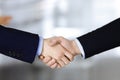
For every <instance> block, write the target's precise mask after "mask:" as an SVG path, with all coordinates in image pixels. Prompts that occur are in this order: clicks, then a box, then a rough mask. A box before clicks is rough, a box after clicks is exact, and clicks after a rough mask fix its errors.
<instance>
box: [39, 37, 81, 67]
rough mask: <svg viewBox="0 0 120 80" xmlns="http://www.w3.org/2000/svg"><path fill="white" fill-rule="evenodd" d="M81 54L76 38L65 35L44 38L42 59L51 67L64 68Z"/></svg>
mask: <svg viewBox="0 0 120 80" xmlns="http://www.w3.org/2000/svg"><path fill="white" fill-rule="evenodd" d="M79 54H81V52H80V50H79V47H78V46H77V44H76V42H75V40H68V39H65V38H63V37H52V38H48V39H44V42H43V50H42V53H41V55H40V56H39V58H40V60H41V61H42V62H43V63H45V64H46V65H47V66H49V67H50V68H53V69H54V68H62V67H64V66H65V65H67V64H69V63H70V62H71V61H72V60H73V59H74V57H75V56H76V55H79Z"/></svg>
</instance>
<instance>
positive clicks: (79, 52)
mask: <svg viewBox="0 0 120 80" xmlns="http://www.w3.org/2000/svg"><path fill="white" fill-rule="evenodd" d="M72 44H73V47H74V50H75V53H76V55H79V54H81V51H80V49H79V47H78V45H77V43H76V42H75V40H73V41H72Z"/></svg>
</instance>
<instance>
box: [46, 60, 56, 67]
mask: <svg viewBox="0 0 120 80" xmlns="http://www.w3.org/2000/svg"><path fill="white" fill-rule="evenodd" d="M55 63H56V60H55V59H52V60H51V61H49V62H48V63H47V65H48V66H51V65H53V64H55Z"/></svg>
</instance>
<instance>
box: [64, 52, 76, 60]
mask: <svg viewBox="0 0 120 80" xmlns="http://www.w3.org/2000/svg"><path fill="white" fill-rule="evenodd" d="M65 57H66V58H68V60H69V61H72V60H73V59H74V56H73V55H72V54H70V53H69V52H65Z"/></svg>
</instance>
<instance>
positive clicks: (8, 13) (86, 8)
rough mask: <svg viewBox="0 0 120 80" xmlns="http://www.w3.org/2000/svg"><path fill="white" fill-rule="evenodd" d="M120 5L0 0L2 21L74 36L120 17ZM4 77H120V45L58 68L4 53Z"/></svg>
mask: <svg viewBox="0 0 120 80" xmlns="http://www.w3.org/2000/svg"><path fill="white" fill-rule="evenodd" d="M119 8H120V0H0V24H2V25H5V26H6V27H11V28H16V29H19V30H23V31H28V32H32V33H37V34H39V35H41V36H43V37H44V38H48V37H51V36H64V37H66V38H69V39H71V38H72V39H74V38H75V37H78V36H81V35H83V34H86V33H88V32H90V31H92V30H95V29H97V28H99V27H101V26H103V25H105V24H107V23H109V22H111V21H113V20H115V19H117V18H119V17H120V9H119ZM0 80H120V47H118V48H115V49H112V50H109V51H106V52H103V53H101V54H99V55H95V56H93V57H91V58H89V59H86V60H84V59H82V58H81V57H80V56H77V57H75V60H74V61H73V62H72V63H71V64H69V65H67V66H66V67H64V68H62V69H54V70H52V69H50V68H48V67H47V66H45V65H44V64H43V63H42V62H40V61H39V60H38V59H37V57H36V60H35V61H34V63H33V64H32V65H31V64H28V63H25V62H22V61H19V60H16V59H12V58H10V57H7V56H4V55H1V54H0Z"/></svg>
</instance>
